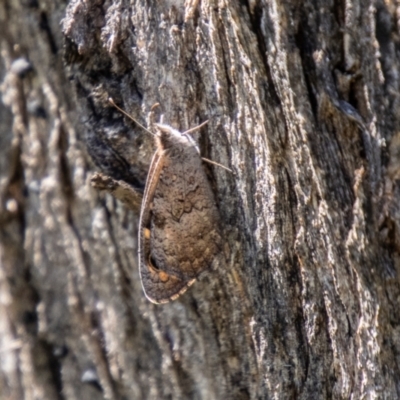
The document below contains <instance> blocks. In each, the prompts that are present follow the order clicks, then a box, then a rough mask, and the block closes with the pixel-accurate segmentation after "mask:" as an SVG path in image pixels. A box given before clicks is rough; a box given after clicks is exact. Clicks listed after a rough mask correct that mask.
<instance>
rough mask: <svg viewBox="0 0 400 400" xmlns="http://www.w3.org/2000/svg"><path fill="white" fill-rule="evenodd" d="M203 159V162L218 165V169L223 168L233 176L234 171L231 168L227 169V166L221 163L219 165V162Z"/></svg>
mask: <svg viewBox="0 0 400 400" xmlns="http://www.w3.org/2000/svg"><path fill="white" fill-rule="evenodd" d="M201 159H202V160H203V161H205V162H208V163H209V164H213V165H216V166H217V167H221V168H223V169H226V170H227V171H229V172H230V173H231V174H233V171H232V170H231V169H230V168H228V167H225V165H222V164H219V163H217V162H215V161H211V160H209V159H208V158H204V157H201Z"/></svg>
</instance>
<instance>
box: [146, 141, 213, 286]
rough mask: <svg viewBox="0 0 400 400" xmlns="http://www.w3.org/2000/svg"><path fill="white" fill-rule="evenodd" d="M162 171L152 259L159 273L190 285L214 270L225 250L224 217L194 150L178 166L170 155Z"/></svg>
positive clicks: (155, 202) (155, 206) (154, 203)
mask: <svg viewBox="0 0 400 400" xmlns="http://www.w3.org/2000/svg"><path fill="white" fill-rule="evenodd" d="M161 168H162V169H163V171H162V174H160V179H159V182H158V185H157V186H156V187H155V188H154V190H155V192H154V197H153V201H152V207H153V211H152V212H153V216H152V229H151V240H152V241H151V257H152V260H154V264H155V265H156V266H157V268H158V269H160V270H163V271H164V272H166V273H168V274H169V275H172V276H174V277H176V278H178V279H180V280H182V281H187V280H189V279H193V278H196V277H197V276H198V275H199V274H200V273H201V272H203V271H204V270H206V269H208V268H210V267H211V265H212V263H213V260H214V258H215V255H216V254H217V253H218V252H220V250H221V237H220V234H219V226H218V225H219V223H218V222H219V213H218V210H217V208H216V205H215V202H214V194H213V192H212V189H211V186H210V183H209V181H208V179H207V176H206V173H205V171H204V169H203V165H202V161H201V158H200V156H199V154H198V153H197V151H196V149H195V148H194V147H193V148H188V149H186V151H185V156H183V155H181V157H180V159H179V161H178V160H175V159H173V158H169V157H168V155H166V156H165V157H164V164H163V166H162V167H161ZM165 210H168V211H169V217H168V218H164V214H165Z"/></svg>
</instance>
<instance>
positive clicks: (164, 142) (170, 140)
mask: <svg viewBox="0 0 400 400" xmlns="http://www.w3.org/2000/svg"><path fill="white" fill-rule="evenodd" d="M157 128H158V132H157V142H158V145H159V146H160V147H161V148H162V149H164V150H168V149H171V148H179V147H188V146H190V145H191V143H190V141H189V140H188V138H187V137H186V135H183V134H182V133H180V132H179V131H177V130H175V129H173V128H171V127H170V126H168V125H161V124H157Z"/></svg>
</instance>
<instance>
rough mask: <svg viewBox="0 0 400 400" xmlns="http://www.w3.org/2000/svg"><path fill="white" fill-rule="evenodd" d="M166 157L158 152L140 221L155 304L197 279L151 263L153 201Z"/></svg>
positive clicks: (143, 271)
mask: <svg viewBox="0 0 400 400" xmlns="http://www.w3.org/2000/svg"><path fill="white" fill-rule="evenodd" d="M162 168H163V157H162V154H160V152H159V151H157V152H156V153H155V154H154V157H153V160H152V162H151V165H150V169H149V174H148V181H147V184H146V188H145V192H144V195H143V203H142V208H141V214H140V222H139V252H138V253H139V271H140V279H141V283H142V287H143V290H144V293H145V295H146V297H147V298H148V299H149V300H150V301H151V302H153V303H157V304H158V303H168V302H169V301H171V300H175V299H176V298H177V297H179V296H180V295H181V294H183V293H184V292H185V291H186V290H187V289H188V288H189V287H190V286H191V285H192V284H193V283H194V281H195V279H188V280H182V279H179V278H178V277H176V276H173V275H170V274H168V272H166V271H163V270H160V269H157V268H155V267H154V266H153V265H152V263H151V243H150V224H151V202H152V200H153V197H154V193H155V190H156V188H157V184H158V182H159V176H160V172H161V170H162Z"/></svg>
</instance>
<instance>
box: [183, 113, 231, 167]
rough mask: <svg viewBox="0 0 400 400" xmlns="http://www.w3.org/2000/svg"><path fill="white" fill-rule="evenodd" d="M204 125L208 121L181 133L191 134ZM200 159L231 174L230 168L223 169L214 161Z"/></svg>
mask: <svg viewBox="0 0 400 400" xmlns="http://www.w3.org/2000/svg"><path fill="white" fill-rule="evenodd" d="M205 124H208V120H207V121H204V122H203V123H201V124H200V125H197V126H195V127H194V128H190V129H188V130H187V131H185V132H183V133H184V134H186V133H190V132H193V131H197V129H200V128H201V127H202V126H204V125H205ZM201 159H202V160H203V161H205V162H208V163H209V164H213V165H216V166H218V167H221V168H223V169H226V170H227V171H229V172H230V173H232V174H233V171H232V170H231V169H230V168H228V167H225V165H222V164H219V163H217V162H215V161H211V160H209V159H208V158H204V157H201Z"/></svg>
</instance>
